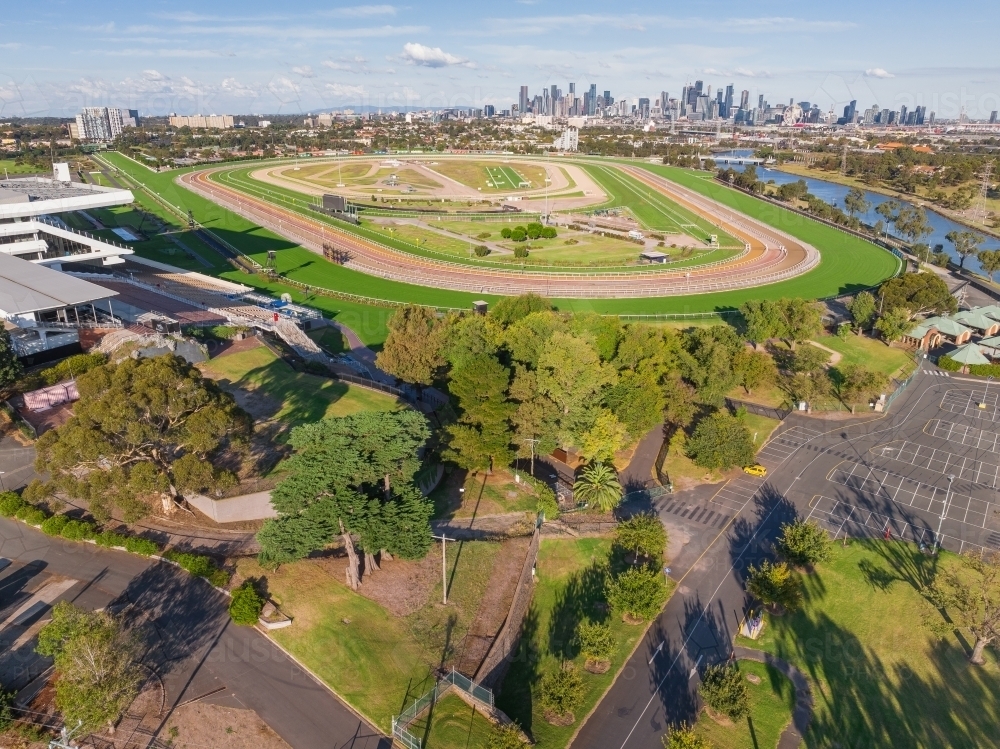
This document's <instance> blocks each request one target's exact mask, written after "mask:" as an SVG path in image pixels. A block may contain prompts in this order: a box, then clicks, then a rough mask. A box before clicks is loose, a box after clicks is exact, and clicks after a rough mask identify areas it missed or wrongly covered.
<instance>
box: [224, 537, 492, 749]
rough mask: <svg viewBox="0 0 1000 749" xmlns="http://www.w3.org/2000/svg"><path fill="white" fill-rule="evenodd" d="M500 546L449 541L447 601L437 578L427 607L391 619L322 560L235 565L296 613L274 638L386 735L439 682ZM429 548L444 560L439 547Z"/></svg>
mask: <svg viewBox="0 0 1000 749" xmlns="http://www.w3.org/2000/svg"><path fill="white" fill-rule="evenodd" d="M500 551H501V545H500V544H498V543H492V542H486V541H467V542H464V543H453V544H448V556H447V571H448V585H449V596H448V599H449V601H448V606H447V607H445V606H442V605H441V583H440V582H437V583H436V584H435V585H434V586H433V587H432V588H431V589H430V590H429V592H428V596H427V600H426V602H425V605H424V606H423V607H421V608H420V609H419V610H417V611H415V612H413V613H411V614H409V615H407V616H393V615H392V614H390V613H389V612H388V611H387V610H386V609H384V608H383V607H381V606H380V605H378V604H377V603H375V602H374V601H372V600H370V599H368V598H365V597H364V596H362V595H360V594H358V593H354V592H353V591H351V589H350V588H348V587H347V586H346V585H345V584H344V576H343V572H340V574H339V575H337V576H336V577H334V576H333V571H332V570H331V569H330V568H329V567H324V565H323V564H322V563H321V562H319V561H317V560H302V561H299V562H294V563H292V564H286V565H282V566H281V567H279V568H278V569H277V570H275V571H272V570H266V569H263V568H261V567H260V566H259V565H258V564H257V562H256V561H255V560H253V559H249V558H245V559H241V560H240V561H239V562H238V563H237V568H238V570H239V572H240V574H241V575H243V576H244V577H260V576H263V577H264V578H266V584H267V589H268V592H269V594H270V596H271V597H272V598H273V599H274V600H275V602H277V603H278V604H279V605H280V606H281V610H282V611H283V612H284V613H286V614H287V615H288V616H290V617H292V620H293V624H292V626H290V627H287V628H286V629H280V630H276V631H275V632H273V633H271V636H272V637H274V639H275V640H277V641H278V642H279V643H280V644H281V645H282V646H284V647H285V648H287V649H288V650H289V651H290V652H291V653H292V654H293V655H295V656H296V657H297V658H299V659H300V660H301V661H302V662H303V663H305V665H306V666H308V667H309V669H310V670H312V671H313V672H314V673H316V674H317V675H318V676H319V677H320V678H321V679H323V681H325V682H326V683H327V684H329V685H330V687H331V688H333V689H334V690H335V691H336V692H337V694H339V695H340V696H341V697H342V698H344V699H345V700H347V701H348V702H349V703H350V704H351V705H352V706H354V707H355V708H356V709H357V710H358V711H359V712H361V713H362V714H364V715H366V716H367V717H368V718H370V719H371V720H372V721H373V722H374V723H375V725H377V726H378V727H379V728H380V729H382V730H383V731H385V732H387V733H388V731H389V730H390V728H391V720H392V716H393V715H399V714H400V713H401V712H402V711H403V709H404V708H405V707H408V706H409V705H410V704H412V703H413V701H414V700H415V699H416V698H417V697H419V696H421V695H422V694H424V692H426V691H427V690H428V689H430V688H431V687H432V686H433V685H434V671H435V669H437V668H439V667H441V666H442V665H444V666H445V667H450V664H451V663H452V659H453V658H454V657H455V651H456V650H457V648H459V647H460V646H461V643H462V638H463V637H464V636H465V634H466V632H468V628H469V626H470V625H471V623H472V620H473V617H474V616H475V614H476V610H477V608H478V606H479V602H480V600H481V599H482V597H483V594H484V593H485V591H486V586H487V585H488V583H489V579H490V574H491V572H492V569H493V563H494V561H495V560H496V558H497V555H498V554H499V553H500ZM429 553H430V554H431V555H432V556H433V558H434V559H435V560H440V554H441V551H440V546H434V547H432V548H431V550H430V552H429ZM385 564H387V565H393V564H399V562H386V563H385ZM438 564H440V563H438ZM339 569H342V567H341V568H339ZM387 569H388V568H387ZM436 569H438V570H439V569H440V567H439V566H438V567H436ZM379 574H380V573H375V575H376V576H377V575H379ZM372 584H377V580H376V581H375V582H373V583H372ZM462 704H465V703H462ZM470 712H471V711H470ZM445 715H446V716H447V711H446V713H445ZM435 722H436V720H435ZM443 722H444V723H445V726H444V727H443V728H442V733H443V734H444V735H445V736H447V735H450V734H451V730H450V729H449V728H448V726H447V724H448V721H443ZM466 725H467V724H466ZM442 740H443V739H442ZM443 746H445V747H447V746H450V745H449V744H443ZM471 746H481V745H478V744H473V745H471Z"/></svg>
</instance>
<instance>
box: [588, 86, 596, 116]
mask: <svg viewBox="0 0 1000 749" xmlns="http://www.w3.org/2000/svg"><path fill="white" fill-rule="evenodd" d="M595 114H597V84H596V83H591V84H590V101H589V102H588V103H587V116H588V117H593V116H594V115H595Z"/></svg>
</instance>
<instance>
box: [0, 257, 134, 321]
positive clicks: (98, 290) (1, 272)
mask: <svg viewBox="0 0 1000 749" xmlns="http://www.w3.org/2000/svg"><path fill="white" fill-rule="evenodd" d="M117 295H118V292H116V291H111V290H110V289H105V288H104V287H102V286H98V285H97V284H93V283H90V281H84V280H83V279H82V278H75V277H73V276H71V275H68V274H66V273H60V272H59V271H56V270H52V269H51V268H46V267H45V266H44V265H38V264H36V263H31V262H28V261H27V260H21V259H20V258H16V257H14V256H12V255H7V254H6V253H2V252H0V311H2V312H3V313H5V314H7V315H22V314H29V313H32V312H41V311H44V310H50V309H62V308H63V307H72V306H75V305H78V304H86V303H87V302H93V301H97V300H98V299H107V298H109V297H113V296H117Z"/></svg>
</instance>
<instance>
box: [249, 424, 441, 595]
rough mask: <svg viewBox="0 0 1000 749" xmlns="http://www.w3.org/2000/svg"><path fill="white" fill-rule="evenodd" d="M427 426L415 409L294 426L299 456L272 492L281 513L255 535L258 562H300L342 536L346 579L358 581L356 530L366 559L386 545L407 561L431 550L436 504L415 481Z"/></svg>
mask: <svg viewBox="0 0 1000 749" xmlns="http://www.w3.org/2000/svg"><path fill="white" fill-rule="evenodd" d="M429 436H430V430H429V429H428V427H427V421H426V419H425V418H424V417H423V415H421V414H420V413H417V412H416V411H411V410H406V411H396V412H382V411H362V412H361V413H357V414H353V415H351V416H344V417H339V418H333V419H324V420H322V421H318V422H315V423H313V424H305V425H303V426H299V427H296V428H295V429H293V430H292V433H291V436H290V437H289V440H288V442H289V444H290V445H291V446H292V448H293V449H294V450H295V453H294V454H293V455H292V456H291V457H290V458H288V459H287V460H286V461H285V462H284V464H283V468H284V470H285V471H286V472H287V473H288V476H287V478H285V479H284V480H282V481H281V483H279V484H278V485H277V486H276V487H275V489H274V490H273V491H272V492H271V504H272V505H273V506H274V509H275V510H276V511H277V513H278V517H277V519H275V520H268V521H266V522H265V523H264V526H263V527H262V528H261V530H260V531H259V532H258V534H257V540H258V542H259V543H260V546H261V555H260V556H261V561H262V562H263V563H265V564H271V565H273V564H280V563H283V562H288V561H292V560H294V559H299V558H301V557H303V556H305V555H306V554H308V553H309V552H310V551H313V550H315V549H320V548H323V547H324V546H326V545H327V544H328V543H330V541H332V540H333V538H334V537H335V536H337V535H340V536H341V539H342V540H343V543H344V546H345V548H346V550H347V554H348V566H347V570H346V574H347V582H348V584H349V585H350V586H351V587H352V588H354V589H356V588H357V586H358V585H359V584H360V583H359V577H358V567H359V561H358V558H357V554H356V552H355V547H354V542H353V539H352V537H351V535H352V533H354V534H357V535H358V536H359V538H360V541H361V545H362V548H363V549H364V551H365V553H366V555H367V557H368V558H367V559H366V564H365V569H366V570H370V569H373V568H374V566H375V559H374V554H375V552H378V551H380V550H382V549H385V550H386V551H388V552H391V553H393V554H398V555H400V556H402V557H404V558H407V559H413V558H419V557H422V556H423V555H424V554H425V553H426V552H427V550H428V549H429V548H430V543H431V538H430V525H429V519H430V514H431V511H432V506H431V505H430V503H429V502H427V501H426V500H425V499H424V498H423V497H422V495H421V494H420V490H419V489H417V488H416V486H415V484H414V475H415V474H416V472H417V470H418V468H419V467H420V459H419V457H418V451H419V450H420V449H421V448H422V447H423V445H424V443H425V442H426V441H427V438H428V437H429Z"/></svg>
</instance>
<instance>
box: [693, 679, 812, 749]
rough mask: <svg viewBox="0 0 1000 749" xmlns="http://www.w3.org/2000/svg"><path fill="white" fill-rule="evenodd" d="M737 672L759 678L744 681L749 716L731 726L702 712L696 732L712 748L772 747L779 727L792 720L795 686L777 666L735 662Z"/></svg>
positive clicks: (756, 748)
mask: <svg viewBox="0 0 1000 749" xmlns="http://www.w3.org/2000/svg"><path fill="white" fill-rule="evenodd" d="M737 665H738V667H739V670H740V673H742V674H745V675H754V676H757V677H759V678H760V684H754V683H752V682H749V681H748V682H747V688H748V689H749V691H750V715H749V717H748V718H744V719H743V720H739V721H734V722H733V724H732V725H729V726H726V725H720V724H719V723H717V722H715V721H714V720H712V718H710V717H709V716H708V714H707V713H706V712H702V713H701V714H700V715H699V716H698V723H697V725H696V727H695V730H696V731H697V733H699V734H700V735H701V736H703V737H705V738H706V739H708V740H709V741H711V742H712V746H713V747H714V749H748V748H750V747H753V748H754V749H774V747H776V746H777V745H778V737H779V736H781V732H782V730H784V728H785V726H787V725H788V724H789V723H791V721H792V712H793V711H794V710H795V687H794V685H793V684H792V682H790V681H789V680H788V678H787V677H785V675H784V674H782V673H781V672H780V671H778V669H776V668H773V667H771V666H768V665H766V664H764V663H757V662H755V661H737Z"/></svg>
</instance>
